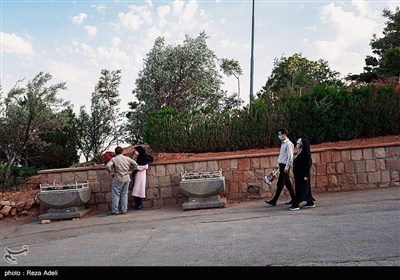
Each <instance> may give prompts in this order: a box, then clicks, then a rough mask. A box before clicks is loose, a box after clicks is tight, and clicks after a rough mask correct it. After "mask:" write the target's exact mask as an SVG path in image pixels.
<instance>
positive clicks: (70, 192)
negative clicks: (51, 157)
mask: <svg viewBox="0 0 400 280" xmlns="http://www.w3.org/2000/svg"><path fill="white" fill-rule="evenodd" d="M91 193H92V191H91V189H90V187H89V183H88V182H86V183H75V184H69V185H62V184H58V185H55V184H51V185H43V186H42V185H40V193H39V198H40V201H41V203H43V204H44V205H45V206H47V207H49V209H48V211H47V213H46V214H42V215H40V216H39V219H40V220H59V219H73V218H80V217H83V216H85V215H86V214H88V213H89V212H90V209H85V207H84V205H85V203H87V202H88V201H89V199H90V195H91Z"/></svg>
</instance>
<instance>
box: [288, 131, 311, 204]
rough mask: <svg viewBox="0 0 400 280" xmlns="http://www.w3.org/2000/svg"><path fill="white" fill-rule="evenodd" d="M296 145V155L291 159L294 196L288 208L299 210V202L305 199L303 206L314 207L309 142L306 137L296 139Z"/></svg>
mask: <svg viewBox="0 0 400 280" xmlns="http://www.w3.org/2000/svg"><path fill="white" fill-rule="evenodd" d="M296 147H297V148H298V149H299V151H298V153H297V154H296V157H295V158H294V160H293V174H294V182H295V188H296V196H295V199H294V201H293V203H292V206H290V207H289V210H292V211H295V210H300V207H299V203H300V202H302V201H307V203H306V204H305V205H304V206H303V208H312V207H315V204H314V201H315V199H314V198H313V196H312V194H311V178H310V170H311V164H312V159H311V150H310V142H308V140H307V139H306V138H299V139H297V143H296Z"/></svg>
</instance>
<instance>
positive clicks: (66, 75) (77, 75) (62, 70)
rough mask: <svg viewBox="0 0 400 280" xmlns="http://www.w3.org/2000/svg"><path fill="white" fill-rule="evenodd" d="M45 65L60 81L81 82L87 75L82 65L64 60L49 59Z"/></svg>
mask: <svg viewBox="0 0 400 280" xmlns="http://www.w3.org/2000/svg"><path fill="white" fill-rule="evenodd" d="M44 66H45V67H46V70H47V71H48V72H49V73H51V75H52V76H53V77H54V78H56V79H58V80H60V81H71V82H79V81H80V80H81V79H82V76H85V75H87V73H86V72H85V71H82V70H81V69H82V68H81V67H77V66H74V65H73V64H69V63H65V62H63V61H57V60H47V61H46V62H45V64H44Z"/></svg>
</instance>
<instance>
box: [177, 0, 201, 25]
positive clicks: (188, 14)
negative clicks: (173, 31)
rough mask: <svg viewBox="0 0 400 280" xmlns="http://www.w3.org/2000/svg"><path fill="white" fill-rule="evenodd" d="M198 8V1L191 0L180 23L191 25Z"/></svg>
mask: <svg viewBox="0 0 400 280" xmlns="http://www.w3.org/2000/svg"><path fill="white" fill-rule="evenodd" d="M197 8H198V4H197V2H196V0H191V1H189V3H188V4H187V5H186V7H185V9H184V11H183V14H182V15H181V16H180V18H179V21H180V22H181V23H190V22H192V21H193V20H194V18H195V15H196V11H197Z"/></svg>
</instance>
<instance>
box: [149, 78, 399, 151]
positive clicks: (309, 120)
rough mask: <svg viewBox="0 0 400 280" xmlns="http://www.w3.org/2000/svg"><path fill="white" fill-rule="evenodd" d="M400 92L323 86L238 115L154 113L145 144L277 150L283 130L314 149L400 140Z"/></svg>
mask: <svg viewBox="0 0 400 280" xmlns="http://www.w3.org/2000/svg"><path fill="white" fill-rule="evenodd" d="M399 108H400V91H399V88H397V89H396V87H395V86H381V87H373V86H364V87H358V88H353V89H349V88H335V87H329V86H323V85H322V86H318V87H316V88H315V89H314V90H313V92H311V93H309V94H305V95H303V96H301V97H300V98H298V97H297V98H295V97H292V98H289V99H287V100H285V101H284V102H282V103H278V104H274V105H266V104H265V103H264V101H263V100H262V99H257V100H256V101H255V102H253V103H252V104H251V106H249V107H247V108H245V109H243V110H240V111H237V110H233V111H223V112H213V111H209V110H200V111H184V112H178V111H177V110H174V109H170V108H168V109H164V110H161V111H157V112H152V113H150V114H149V115H148V119H147V122H146V125H145V128H144V140H145V142H146V143H147V144H148V145H149V146H150V147H151V148H152V149H153V150H155V151H162V152H195V153H200V152H219V151H233V150H244V149H254V148H266V147H271V146H276V145H277V144H278V142H277V140H276V134H277V130H278V129H279V128H282V127H284V128H287V129H288V131H289V137H290V138H291V139H293V140H294V139H296V138H298V137H307V138H308V139H309V140H310V143H312V144H317V143H321V142H329V141H341V140H350V139H355V138H369V137H376V136H382V135H397V134H400V125H399V124H400V110H399Z"/></svg>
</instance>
